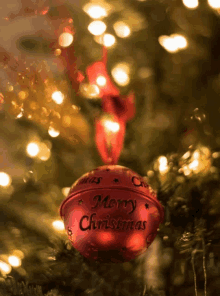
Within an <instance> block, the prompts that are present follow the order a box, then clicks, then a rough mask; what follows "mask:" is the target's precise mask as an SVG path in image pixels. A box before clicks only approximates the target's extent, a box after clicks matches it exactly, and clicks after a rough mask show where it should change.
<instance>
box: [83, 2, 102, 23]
mask: <svg viewBox="0 0 220 296" xmlns="http://www.w3.org/2000/svg"><path fill="white" fill-rule="evenodd" d="M83 10H84V11H85V12H86V13H87V14H88V15H89V16H90V17H91V18H93V19H100V18H103V17H106V16H107V11H106V9H105V8H104V7H103V6H101V5H98V4H93V3H88V4H86V5H85V6H84V7H83Z"/></svg>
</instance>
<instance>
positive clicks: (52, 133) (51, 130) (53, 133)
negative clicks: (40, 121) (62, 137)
mask: <svg viewBox="0 0 220 296" xmlns="http://www.w3.org/2000/svg"><path fill="white" fill-rule="evenodd" d="M48 134H49V135H50V136H51V137H52V138H56V137H58V136H59V134H60V132H59V131H58V130H55V129H54V128H53V127H51V126H50V127H49V129H48Z"/></svg>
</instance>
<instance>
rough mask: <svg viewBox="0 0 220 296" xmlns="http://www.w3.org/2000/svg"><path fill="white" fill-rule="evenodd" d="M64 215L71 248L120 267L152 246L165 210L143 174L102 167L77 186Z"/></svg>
mask: <svg viewBox="0 0 220 296" xmlns="http://www.w3.org/2000/svg"><path fill="white" fill-rule="evenodd" d="M60 215H61V217H62V219H63V220H64V224H65V229H66V231H67V233H68V237H69V239H70V241H71V243H72V245H73V246H74V248H75V249H77V250H78V251H79V252H80V253H81V254H82V255H83V256H84V257H86V258H88V259H92V260H97V261H100V262H105V263H108V262H114V263H119V262H126V261H130V260H132V259H134V258H135V257H137V256H138V255H140V254H141V253H143V252H144V251H145V250H146V249H147V248H148V247H149V245H150V244H151V243H152V242H153V240H154V238H155V236H156V235H157V229H158V227H159V224H160V223H162V221H163V217H164V210H163V207H162V205H161V204H160V203H159V201H158V200H157V197H156V193H155V192H154V191H153V190H152V189H151V187H150V186H149V185H148V184H147V183H146V182H145V181H144V180H143V178H142V177H141V176H140V175H138V174H137V173H135V172H134V171H132V170H130V169H128V168H126V167H123V166H119V165H104V166H100V167H98V168H97V169H94V170H92V171H91V172H88V173H86V174H84V175H83V176H82V177H80V178H79V179H78V180H77V181H76V182H75V183H74V184H73V186H72V187H71V189H70V192H69V194H68V196H67V198H66V199H65V200H64V201H63V203H62V205H61V207H60Z"/></svg>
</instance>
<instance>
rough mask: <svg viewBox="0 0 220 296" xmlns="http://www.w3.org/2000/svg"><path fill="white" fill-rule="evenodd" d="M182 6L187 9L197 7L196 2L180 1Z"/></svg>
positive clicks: (193, 0)
mask: <svg viewBox="0 0 220 296" xmlns="http://www.w3.org/2000/svg"><path fill="white" fill-rule="evenodd" d="M182 1H183V4H184V5H185V6H186V7H187V8H189V9H195V8H197V7H198V6H199V1H198V0H182Z"/></svg>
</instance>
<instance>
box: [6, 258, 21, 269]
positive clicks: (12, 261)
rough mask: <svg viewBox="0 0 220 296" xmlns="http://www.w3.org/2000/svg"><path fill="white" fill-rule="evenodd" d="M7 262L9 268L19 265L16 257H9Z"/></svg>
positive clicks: (18, 259) (19, 260)
mask: <svg viewBox="0 0 220 296" xmlns="http://www.w3.org/2000/svg"><path fill="white" fill-rule="evenodd" d="M8 262H9V264H10V265H11V266H14V267H18V266H20V265H21V259H20V258H18V257H17V256H9V257H8Z"/></svg>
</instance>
